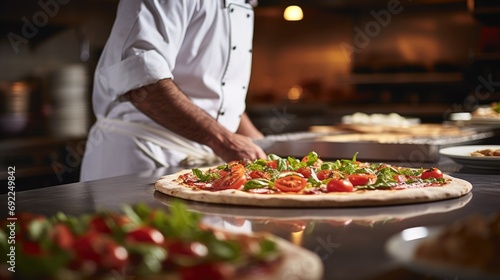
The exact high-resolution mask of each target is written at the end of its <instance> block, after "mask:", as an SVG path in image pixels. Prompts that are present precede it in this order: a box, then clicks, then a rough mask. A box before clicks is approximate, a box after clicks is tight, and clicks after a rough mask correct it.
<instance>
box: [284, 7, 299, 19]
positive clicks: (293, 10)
mask: <svg viewBox="0 0 500 280" xmlns="http://www.w3.org/2000/svg"><path fill="white" fill-rule="evenodd" d="M283 17H284V18H285V20H288V21H298V20H301V19H302V18H304V13H303V12H302V9H301V8H300V7H299V6H288V7H286V9H285V12H284V13H283Z"/></svg>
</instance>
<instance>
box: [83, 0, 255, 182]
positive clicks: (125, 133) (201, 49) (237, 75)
mask: <svg viewBox="0 0 500 280" xmlns="http://www.w3.org/2000/svg"><path fill="white" fill-rule="evenodd" d="M247 2H251V1H245V0H164V1H157V0H142V1H138V0H121V1H120V4H119V6H118V11H117V16H116V20H115V23H114V25H113V28H112V31H111V34H110V37H109V39H108V42H107V43H106V46H105V48H104V51H103V53H102V55H101V58H100V60H99V63H98V65H97V68H96V72H95V77H94V89H93V108H94V113H95V115H96V117H97V122H96V124H94V126H93V127H92V128H91V130H90V132H89V135H88V140H87V146H86V151H85V155H84V159H83V163H82V170H81V180H82V181H86V180H92V179H99V178H104V177H111V176H118V175H123V174H130V173H135V172H140V171H144V170H150V169H152V168H157V167H160V166H177V165H179V164H180V163H181V162H182V161H183V160H185V159H186V158H187V157H190V156H193V157H196V156H197V155H198V159H202V158H204V157H205V158H208V157H209V155H213V152H212V151H211V149H210V148H208V147H206V146H203V145H200V144H198V143H196V142H193V141H190V140H188V139H185V138H182V137H181V136H179V135H176V134H175V133H173V132H171V131H168V130H167V129H165V128H163V127H161V126H159V125H158V124H157V123H155V122H154V121H153V120H151V119H150V118H148V117H147V116H146V115H144V114H143V113H142V112H140V111H139V110H138V109H137V108H136V107H135V106H133V105H132V104H131V103H130V102H128V101H121V99H120V96H121V95H123V94H125V93H126V92H128V91H130V90H132V89H136V88H139V87H141V86H145V85H148V84H152V83H155V82H157V81H158V80H161V79H165V78H172V79H173V80H174V81H175V83H176V84H177V86H178V87H179V88H180V89H181V90H182V91H183V92H184V93H185V94H186V95H187V96H188V97H189V98H190V99H191V101H192V102H193V103H194V104H195V105H197V106H199V107H200V108H202V109H203V110H205V111H206V112H207V113H208V114H209V115H210V116H212V117H213V118H214V119H216V120H217V121H218V122H219V123H220V124H221V125H223V126H224V127H226V128H227V129H228V130H229V131H232V132H235V131H236V130H237V128H238V126H239V122H240V118H241V115H242V114H243V113H244V111H245V97H246V93H247V87H248V82H249V78H250V70H251V57H252V37H253V20H254V19H253V17H254V16H253V7H252V5H251V4H249V3H247Z"/></svg>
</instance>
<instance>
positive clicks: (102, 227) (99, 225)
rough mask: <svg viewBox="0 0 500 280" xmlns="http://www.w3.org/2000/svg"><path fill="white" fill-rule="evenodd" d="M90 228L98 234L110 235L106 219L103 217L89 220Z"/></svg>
mask: <svg viewBox="0 0 500 280" xmlns="http://www.w3.org/2000/svg"><path fill="white" fill-rule="evenodd" d="M90 228H91V230H94V231H97V232H100V233H107V234H109V233H111V228H110V227H109V225H108V223H107V221H106V217H104V216H95V217H92V219H91V220H90Z"/></svg>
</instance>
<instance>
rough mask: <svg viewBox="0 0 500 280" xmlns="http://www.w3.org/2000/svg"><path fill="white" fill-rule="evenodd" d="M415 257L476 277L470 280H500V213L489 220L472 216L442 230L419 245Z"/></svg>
mask: <svg viewBox="0 0 500 280" xmlns="http://www.w3.org/2000/svg"><path fill="white" fill-rule="evenodd" d="M413 257H414V258H415V260H416V261H420V262H424V263H428V264H431V265H433V266H441V267H442V268H447V269H450V270H453V271H457V270H458V271H462V272H464V273H465V272H468V273H474V274H472V275H473V276H472V275H471V277H466V278H469V279H483V278H484V279H499V277H500V266H499V265H498V264H499V260H500V212H498V213H495V214H494V215H492V216H490V217H488V218H485V217H482V216H477V215H474V216H469V217H466V218H465V219H463V220H459V221H456V222H454V223H453V224H451V225H448V226H445V227H443V228H441V229H440V230H439V231H438V232H436V234H435V235H433V236H429V237H427V238H425V239H424V240H423V241H422V242H419V243H418V245H416V247H415V250H414V256H413ZM467 270H468V271H467ZM461 276H464V277H465V276H466V275H465V274H463V275H461Z"/></svg>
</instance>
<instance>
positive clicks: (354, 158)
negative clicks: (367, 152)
mask: <svg viewBox="0 0 500 280" xmlns="http://www.w3.org/2000/svg"><path fill="white" fill-rule="evenodd" d="M358 154H359V152H356V153H355V154H354V155H353V156H352V162H356V157H357V156H358Z"/></svg>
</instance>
